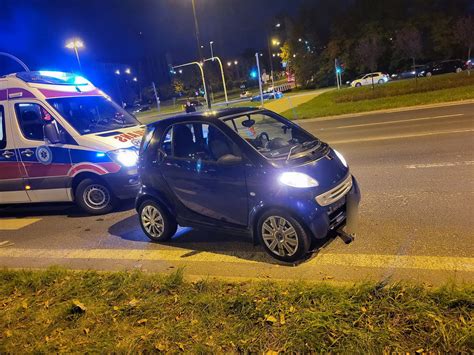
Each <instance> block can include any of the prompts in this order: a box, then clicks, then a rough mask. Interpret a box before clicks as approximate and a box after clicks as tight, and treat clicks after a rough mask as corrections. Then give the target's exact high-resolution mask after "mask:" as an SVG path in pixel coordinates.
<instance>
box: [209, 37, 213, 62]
mask: <svg viewBox="0 0 474 355" xmlns="http://www.w3.org/2000/svg"><path fill="white" fill-rule="evenodd" d="M213 44H214V41H210V42H209V46H210V47H211V58H214V51H213V50H212V45H213ZM213 61H214V59H213Z"/></svg>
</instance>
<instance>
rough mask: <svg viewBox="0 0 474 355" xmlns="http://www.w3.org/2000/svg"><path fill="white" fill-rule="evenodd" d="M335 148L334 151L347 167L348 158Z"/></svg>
mask: <svg viewBox="0 0 474 355" xmlns="http://www.w3.org/2000/svg"><path fill="white" fill-rule="evenodd" d="M333 150H334V153H336V155H337V157H338V158H339V160H340V161H341V163H342V165H344V166H345V167H346V168H347V161H346V159H344V156H343V155H342V154H341V153H339V152H338V151H337V150H336V149H333Z"/></svg>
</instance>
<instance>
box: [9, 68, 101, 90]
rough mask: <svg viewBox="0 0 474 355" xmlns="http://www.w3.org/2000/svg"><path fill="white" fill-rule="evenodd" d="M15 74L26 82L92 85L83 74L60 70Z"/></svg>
mask: <svg viewBox="0 0 474 355" xmlns="http://www.w3.org/2000/svg"><path fill="white" fill-rule="evenodd" d="M16 76H17V78H19V79H21V80H23V81H25V82H27V83H36V84H51V85H75V86H83V85H92V84H91V82H90V81H89V80H87V79H86V78H84V77H83V76H80V75H76V74H73V73H65V72H61V71H50V70H40V71H31V72H21V73H18V74H16Z"/></svg>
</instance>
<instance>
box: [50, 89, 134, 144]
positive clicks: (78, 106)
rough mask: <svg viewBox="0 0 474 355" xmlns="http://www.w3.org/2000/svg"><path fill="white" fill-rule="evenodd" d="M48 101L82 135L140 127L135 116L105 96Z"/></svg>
mask: <svg viewBox="0 0 474 355" xmlns="http://www.w3.org/2000/svg"><path fill="white" fill-rule="evenodd" d="M47 101H48V103H49V104H50V105H51V106H53V107H54V109H55V110H56V111H58V113H59V114H60V115H61V116H62V117H63V118H64V119H65V120H67V121H68V122H69V124H70V125H71V126H73V127H74V128H75V129H76V131H78V132H79V133H80V134H81V135H82V134H90V133H100V132H105V131H111V130H114V129H119V128H124V127H132V126H137V125H140V123H139V122H138V121H137V120H136V119H135V118H134V117H133V116H131V115H130V114H128V113H127V112H126V111H125V110H123V109H122V108H121V107H120V106H118V105H117V104H115V103H113V102H112V101H110V100H107V99H106V98H105V97H103V96H83V97H64V98H56V99H49V100H47Z"/></svg>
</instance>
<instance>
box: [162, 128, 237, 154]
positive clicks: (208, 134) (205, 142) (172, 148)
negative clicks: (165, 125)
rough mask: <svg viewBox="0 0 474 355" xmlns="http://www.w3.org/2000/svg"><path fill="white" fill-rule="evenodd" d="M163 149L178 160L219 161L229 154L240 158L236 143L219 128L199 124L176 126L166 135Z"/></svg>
mask: <svg viewBox="0 0 474 355" xmlns="http://www.w3.org/2000/svg"><path fill="white" fill-rule="evenodd" d="M169 142H170V143H169ZM161 147H162V150H163V151H164V152H165V153H166V154H167V155H170V156H173V157H175V158H178V159H191V160H203V161H218V160H219V159H220V158H221V157H223V156H224V155H228V154H232V155H237V156H240V151H239V149H238V148H237V146H236V145H235V143H234V142H232V141H231V140H230V139H229V138H228V137H227V136H226V135H225V134H224V133H223V132H222V131H221V130H220V129H219V128H217V127H215V126H213V125H209V124H203V123H198V122H195V123H181V124H177V125H174V126H173V128H172V130H169V131H168V132H167V133H166V134H165V138H164V139H163V142H162V145H161Z"/></svg>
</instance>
